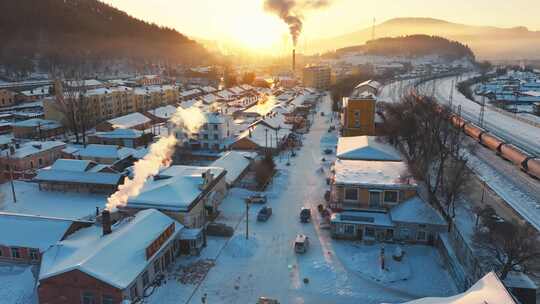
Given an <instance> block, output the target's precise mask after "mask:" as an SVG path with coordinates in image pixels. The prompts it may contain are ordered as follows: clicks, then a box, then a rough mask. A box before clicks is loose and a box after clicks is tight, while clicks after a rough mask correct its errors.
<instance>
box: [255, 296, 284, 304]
mask: <svg viewBox="0 0 540 304" xmlns="http://www.w3.org/2000/svg"><path fill="white" fill-rule="evenodd" d="M257 304H279V301H278V300H276V299H270V298H266V297H260V298H259V300H258V301H257Z"/></svg>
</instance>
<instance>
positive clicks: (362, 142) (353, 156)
mask: <svg viewBox="0 0 540 304" xmlns="http://www.w3.org/2000/svg"><path fill="white" fill-rule="evenodd" d="M336 155H337V157H338V158H339V159H349V160H379V161H401V160H402V158H401V155H400V154H399V152H398V151H397V150H396V149H395V148H394V147H392V146H391V145H389V144H385V143H383V142H381V141H380V140H379V139H378V137H376V136H353V137H340V138H339V140H338V146H337V152H336Z"/></svg>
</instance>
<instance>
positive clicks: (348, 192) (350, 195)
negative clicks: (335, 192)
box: [345, 188, 358, 201]
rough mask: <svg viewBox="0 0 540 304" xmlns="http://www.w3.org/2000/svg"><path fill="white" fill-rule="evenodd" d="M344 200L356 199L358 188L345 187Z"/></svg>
mask: <svg viewBox="0 0 540 304" xmlns="http://www.w3.org/2000/svg"><path fill="white" fill-rule="evenodd" d="M345 200H348V201H357V200H358V189H356V188H345Z"/></svg>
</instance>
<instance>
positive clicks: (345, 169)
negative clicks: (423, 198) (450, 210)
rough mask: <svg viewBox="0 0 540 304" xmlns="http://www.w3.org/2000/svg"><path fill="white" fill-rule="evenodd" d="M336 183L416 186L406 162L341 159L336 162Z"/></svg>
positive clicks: (391, 186)
mask: <svg viewBox="0 0 540 304" xmlns="http://www.w3.org/2000/svg"><path fill="white" fill-rule="evenodd" d="M334 170H335V177H334V180H335V183H336V184H344V185H363V186H368V187H369V186H373V187H382V188H415V187H416V181H415V180H414V178H412V177H411V175H410V174H409V172H408V168H407V164H406V163H404V162H386V161H368V160H341V159H338V160H336V162H335V163H334Z"/></svg>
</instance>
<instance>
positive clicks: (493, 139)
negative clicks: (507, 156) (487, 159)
mask: <svg viewBox="0 0 540 304" xmlns="http://www.w3.org/2000/svg"><path fill="white" fill-rule="evenodd" d="M480 143H481V144H482V145H484V146H485V147H488V148H489V149H491V150H493V151H495V152H497V153H500V152H501V146H502V145H503V144H504V141H503V140H502V139H500V138H498V137H497V136H495V135H492V134H489V133H483V134H482V135H481V136H480Z"/></svg>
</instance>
